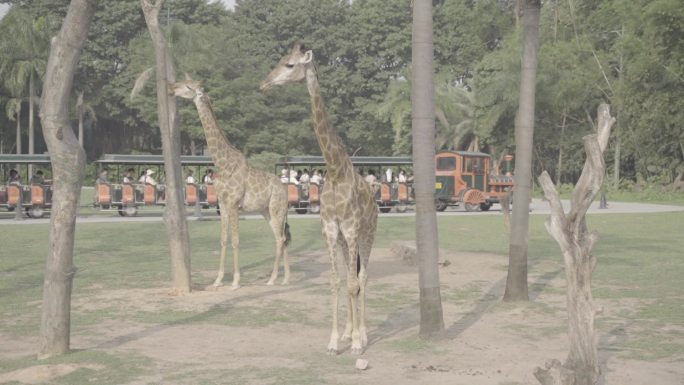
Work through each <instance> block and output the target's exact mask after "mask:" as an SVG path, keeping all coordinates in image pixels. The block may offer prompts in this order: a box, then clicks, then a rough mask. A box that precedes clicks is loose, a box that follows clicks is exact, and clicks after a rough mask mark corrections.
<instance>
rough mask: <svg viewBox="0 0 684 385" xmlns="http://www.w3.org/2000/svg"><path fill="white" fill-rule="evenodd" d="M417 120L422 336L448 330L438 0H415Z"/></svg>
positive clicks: (415, 145) (413, 96)
mask: <svg viewBox="0 0 684 385" xmlns="http://www.w3.org/2000/svg"><path fill="white" fill-rule="evenodd" d="M412 45H413V52H412V63H413V72H412V77H413V79H412V87H411V105H412V125H413V161H414V175H415V183H414V188H415V196H416V253H417V255H418V272H419V287H420V336H421V337H422V338H428V339H436V338H441V337H442V336H443V335H444V318H443V315H442V299H441V295H440V291H439V267H438V264H437V263H438V258H439V255H438V254H439V253H438V247H437V244H438V240H437V213H436V211H435V167H434V164H435V95H434V83H433V79H432V73H433V64H432V56H433V45H432V2H431V1H430V0H415V1H414V3H413V42H412Z"/></svg>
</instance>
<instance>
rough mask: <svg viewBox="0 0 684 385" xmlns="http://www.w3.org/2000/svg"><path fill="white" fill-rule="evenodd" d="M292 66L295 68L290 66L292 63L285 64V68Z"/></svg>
mask: <svg viewBox="0 0 684 385" xmlns="http://www.w3.org/2000/svg"><path fill="white" fill-rule="evenodd" d="M294 66H295V65H294V64H292V63H287V64H285V67H287V68H294Z"/></svg>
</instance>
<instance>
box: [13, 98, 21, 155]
mask: <svg viewBox="0 0 684 385" xmlns="http://www.w3.org/2000/svg"><path fill="white" fill-rule="evenodd" d="M14 111H15V113H16V117H17V154H21V100H19V101H18V102H17V106H16V107H15V110H14Z"/></svg>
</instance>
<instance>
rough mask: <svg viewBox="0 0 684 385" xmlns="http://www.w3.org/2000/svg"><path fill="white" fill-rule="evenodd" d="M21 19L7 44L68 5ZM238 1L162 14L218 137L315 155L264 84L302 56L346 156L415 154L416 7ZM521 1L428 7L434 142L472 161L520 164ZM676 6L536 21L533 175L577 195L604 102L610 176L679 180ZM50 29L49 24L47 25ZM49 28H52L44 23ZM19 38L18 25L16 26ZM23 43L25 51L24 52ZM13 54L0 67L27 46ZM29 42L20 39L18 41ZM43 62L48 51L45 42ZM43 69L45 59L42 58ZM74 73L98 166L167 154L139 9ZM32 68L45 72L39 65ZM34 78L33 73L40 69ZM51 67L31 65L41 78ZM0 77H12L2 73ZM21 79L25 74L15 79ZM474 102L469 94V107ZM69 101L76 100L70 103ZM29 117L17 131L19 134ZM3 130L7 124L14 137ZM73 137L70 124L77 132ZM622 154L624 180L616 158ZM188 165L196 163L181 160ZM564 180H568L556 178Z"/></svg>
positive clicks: (186, 3)
mask: <svg viewBox="0 0 684 385" xmlns="http://www.w3.org/2000/svg"><path fill="white" fill-rule="evenodd" d="M6 2H8V3H10V4H15V5H16V6H15V7H14V8H13V9H12V11H11V12H10V13H9V14H8V16H7V17H5V18H4V19H3V20H2V21H0V29H2V30H3V31H5V32H4V33H3V36H19V35H18V34H17V33H11V32H7V29H9V28H11V27H12V23H13V21H12V20H13V18H14V16H13V15H15V14H16V15H18V14H20V13H23V14H25V15H27V17H28V19H27V21H25V22H22V23H20V25H22V26H35V27H40V28H41V30H44V31H47V36H50V35H53V34H54V33H55V32H56V31H57V29H58V28H59V22H57V21H59V20H60V19H61V18H62V17H63V16H64V15H65V14H66V8H67V5H68V3H69V2H68V1H67V0H36V1H30V2H29V1H25V0H8V1H6ZM312 4H313V3H312V2H311V0H293V1H278V0H244V1H240V2H238V4H237V5H236V7H235V9H234V11H228V10H225V9H223V6H222V5H221V4H220V3H219V2H210V1H207V0H168V1H167V2H166V4H165V8H164V10H162V13H161V24H162V26H163V27H164V29H165V31H166V38H167V40H168V42H169V46H170V49H171V51H172V53H173V56H174V60H175V61H176V65H177V69H178V75H177V77H178V78H182V77H183V73H184V72H187V73H188V74H190V75H191V76H192V77H193V78H195V79H200V80H203V81H204V85H205V87H206V89H207V92H208V93H209V95H210V97H211V100H212V103H213V107H214V110H215V113H216V117H217V119H218V121H219V125H220V126H221V128H222V129H223V130H224V131H225V132H226V134H227V135H228V137H229V138H230V140H231V141H232V142H233V143H234V144H235V145H236V146H237V147H238V148H240V149H241V150H242V151H243V152H245V153H246V154H247V155H248V156H250V157H251V156H253V155H256V154H259V153H262V152H266V153H276V154H289V155H299V154H308V155H317V154H319V153H320V150H319V148H318V143H317V142H316V139H315V137H314V135H313V132H312V128H311V126H312V119H311V113H310V107H309V98H308V93H307V91H306V88H305V87H304V86H303V85H291V86H288V87H283V88H280V89H278V90H273V91H271V92H269V93H265V94H264V93H261V92H259V91H258V85H259V83H260V81H261V80H262V79H263V78H264V77H265V75H266V74H267V73H268V72H269V70H270V69H271V68H272V66H273V64H274V62H275V60H277V59H278V58H280V57H281V56H282V55H283V54H284V53H285V52H287V50H289V49H290V47H291V45H292V43H293V42H295V41H301V42H302V43H303V44H304V45H305V47H307V48H310V49H312V50H313V52H314V57H315V60H316V62H317V63H318V68H319V72H320V82H321V87H322V92H323V98H324V101H325V104H326V107H327V110H328V114H329V117H330V120H331V122H332V124H333V126H334V127H335V128H336V129H337V131H338V132H339V133H340V135H341V136H342V138H343V140H344V142H345V144H346V145H347V151H348V152H349V153H352V152H354V151H357V154H358V155H391V154H398V153H409V152H410V148H411V142H412V140H411V135H410V133H411V130H410V129H409V127H410V122H411V117H410V107H409V106H410V104H409V95H410V84H409V83H408V82H406V81H405V79H408V78H410V58H411V8H410V5H409V3H407V2H405V1H403V0H389V1H375V0H364V1H354V2H352V3H351V4H349V3H348V2H340V1H336V0H325V1H319V2H315V6H312ZM513 4H514V2H512V1H498V0H484V1H470V0H440V1H435V2H433V5H434V31H435V33H434V47H435V56H434V60H435V62H434V66H435V73H436V77H437V79H438V83H437V87H436V92H437V94H436V100H435V101H436V103H437V106H438V109H437V127H436V128H437V133H438V137H437V140H438V141H439V143H440V148H452V147H453V148H464V147H467V145H468V143H469V142H471V141H473V140H475V139H477V140H478V141H479V142H480V146H481V148H483V149H484V150H485V151H489V152H492V153H494V154H497V153H500V152H502V151H506V150H509V151H512V150H514V148H513V145H514V140H513V131H514V130H513V129H514V126H515V115H516V113H517V106H518V90H519V73H520V49H521V42H520V36H519V32H520V31H519V30H518V28H517V26H516V25H515V17H514V14H513ZM682 9H683V8H682V7H681V5H680V4H679V2H678V1H677V0H655V1H649V0H636V1H631V0H602V1H597V2H587V1H576V0H575V1H571V2H561V1H554V2H548V3H544V6H543V7H542V14H541V20H540V50H539V68H538V72H537V79H538V80H537V97H536V100H537V105H536V124H535V126H536V129H535V149H534V154H535V160H534V172H535V174H538V173H539V172H541V171H542V170H548V171H549V172H550V173H551V174H552V177H553V178H554V179H556V180H558V181H560V182H562V183H574V182H575V181H576V180H577V177H578V175H579V173H580V171H581V168H582V165H583V163H584V155H583V150H582V143H581V138H582V136H583V135H586V134H587V133H590V132H592V131H593V130H594V128H593V125H594V124H595V122H594V119H595V117H594V116H595V111H596V107H597V106H598V104H599V103H600V102H603V101H607V102H609V103H610V104H611V106H612V112H613V114H614V115H616V116H617V117H618V123H617V124H616V126H615V128H614V130H613V138H612V140H611V142H610V146H609V148H608V151H607V153H606V160H607V168H608V172H609V173H610V174H615V173H616V171H619V173H620V176H621V178H622V179H625V180H631V181H637V179H638V177H643V178H644V180H647V181H650V180H653V178H658V180H659V183H661V184H665V185H666V184H670V183H672V182H673V181H674V180H675V178H676V177H677V176H678V175H679V173H680V172H681V170H682V168H683V167H684V147H683V146H682V141H683V140H684V139H683V138H684V128H683V126H682V125H681V124H680V122H681V121H683V120H684V115H682V114H684V112H682V111H684V109H682V108H681V100H684V94H683V92H684V87H681V85H682V82H683V81H684V80H683V79H684V76H683V75H682V74H683V73H684V64H682V63H684V57H683V56H682V55H683V52H684V47H682V44H684V43H682V39H681V36H682V25H684V11H683V10H682ZM53 15H54V16H53ZM51 20H52V21H51ZM15 25H16V23H15ZM20 40H21V39H20ZM20 40H17V39H4V40H3V41H2V43H1V44H0V46H3V47H6V48H7V49H8V50H6V51H3V52H5V53H6V54H2V55H0V62H2V63H10V62H11V63H18V62H17V60H18V59H19V58H20V56H22V55H23V53H22V52H25V48H28V47H30V46H31V45H30V44H29V43H28V42H21V41H20ZM22 41H23V40H22ZM35 41H36V42H40V44H42V45H43V46H42V47H43V48H41V49H38V50H37V51H36V52H39V53H41V55H42V57H44V56H45V54H46V53H47V48H46V47H47V45H46V44H47V38H45V37H41V38H40V39H38V40H35ZM41 55H38V56H37V57H40V56H41ZM82 58H83V60H81V62H80V64H79V68H78V70H77V74H76V79H75V81H74V92H75V93H77V92H79V91H84V93H85V100H86V103H88V104H89V105H91V106H92V107H93V108H94V111H95V115H96V116H97V118H98V119H97V121H95V120H94V119H92V118H90V117H88V118H87V119H86V124H85V128H86V138H85V139H86V140H85V147H86V151H87V153H88V158H89V159H91V160H92V159H94V158H97V157H99V156H100V154H102V153H104V152H110V153H116V152H120V153H128V152H133V151H142V152H147V153H158V152H159V151H160V135H159V132H158V129H157V123H156V120H157V113H156V108H157V105H156V96H155V87H154V86H153V85H152V82H148V84H147V85H146V86H145V88H144V89H143V91H142V93H141V94H140V96H138V97H137V98H135V99H133V100H131V99H130V91H131V89H132V87H133V84H134V82H135V80H136V79H137V78H138V76H139V75H140V74H141V73H142V72H143V71H145V70H146V69H148V68H150V67H152V66H153V65H154V58H153V56H152V49H151V45H150V39H149V35H148V33H147V29H146V26H145V22H144V19H143V16H142V13H141V11H140V4H139V2H138V1H102V2H99V4H98V9H97V12H96V15H95V20H94V22H93V25H92V27H91V31H90V35H89V39H88V41H87V44H86V46H85V48H84V52H83V54H82ZM35 63H40V62H38V61H36V62H35ZM35 63H34V64H35ZM43 67H44V63H43V64H42V65H41V64H36V65H35V66H34V67H33V69H34V70H36V71H37V73H39V71H38V70H40V69H42V68H43ZM2 68H5V69H4V70H3V69H2ZM7 68H9V67H7V66H6V65H5V67H3V66H2V65H0V80H1V81H0V103H2V104H3V107H5V108H6V107H7V105H8V103H10V104H11V103H16V102H17V101H19V102H21V101H22V100H23V103H24V104H25V103H26V102H25V100H26V99H25V98H26V96H25V92H23V93H22V92H18V91H20V90H17V89H16V87H15V86H16V85H20V86H21V85H22V84H23V85H24V86H25V85H26V83H25V82H24V83H22V79H25V76H23V75H21V74H22V73H23V74H26V73H27V72H26V68H27V67H22V66H19V65H17V66H16V72H14V73H13V75H12V76H9V75H8V72H7V71H8V69H7ZM21 68H24V70H21ZM463 90H471V91H472V92H463ZM74 100H75V95H74ZM178 104H179V107H180V109H179V111H180V127H181V130H182V141H183V147H184V148H185V149H188V148H189V147H190V142H193V143H194V144H197V145H200V146H201V145H202V144H203V143H204V135H203V130H202V127H201V124H200V123H199V119H198V118H197V113H196V110H195V108H194V106H193V105H192V103H191V102H189V101H185V100H183V101H179V103H178ZM27 110H28V108H26V106H23V108H22V113H21V114H22V115H23V117H22V119H21V120H20V122H19V123H20V126H21V127H26V122H25V120H26V111H27ZM5 115H6V114H0V133H2V137H3V139H5V138H7V139H6V140H3V143H0V145H1V146H2V149H5V150H6V149H9V148H11V147H12V144H11V143H9V142H10V141H11V142H12V143H13V142H14V140H10V138H14V137H15V133H14V130H15V127H16V126H15V125H14V124H11V123H10V122H9V120H8V118H7V117H6V116H5ZM6 123H9V124H6ZM74 123H75V117H74ZM618 139H619V143H620V170H615V159H614V157H615V156H616V153H615V150H616V149H617V143H618ZM186 152H187V151H186ZM559 167H560V169H559Z"/></svg>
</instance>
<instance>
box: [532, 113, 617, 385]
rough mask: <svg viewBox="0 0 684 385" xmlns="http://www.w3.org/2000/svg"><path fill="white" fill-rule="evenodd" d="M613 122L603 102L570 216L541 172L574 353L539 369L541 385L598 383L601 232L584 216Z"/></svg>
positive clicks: (596, 185)
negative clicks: (594, 288) (595, 281)
mask: <svg viewBox="0 0 684 385" xmlns="http://www.w3.org/2000/svg"><path fill="white" fill-rule="evenodd" d="M613 123H615V119H614V118H613V117H611V116H610V110H609V106H608V105H606V104H602V105H601V106H599V109H598V134H593V135H587V136H585V137H584V149H585V151H586V152H587V159H586V162H585V163H584V168H583V170H582V174H581V176H580V179H579V181H578V182H577V185H576V186H575V189H574V190H573V193H572V204H571V208H570V212H569V213H568V214H567V215H566V213H565V212H564V211H563V206H562V205H561V202H560V197H559V196H558V192H557V191H556V189H555V187H554V185H553V182H552V181H551V178H550V177H549V174H548V173H546V172H544V173H542V175H540V176H539V183H540V184H541V185H542V188H543V189H544V195H545V197H546V199H548V201H549V204H550V205H551V217H550V218H549V219H547V220H546V229H547V231H548V232H549V234H551V236H552V237H553V238H554V239H555V240H556V242H558V244H559V245H560V248H561V251H562V253H563V261H564V263H565V277H566V280H567V288H568V292H567V302H568V306H567V308H568V337H569V339H570V353H569V354H568V357H567V359H566V361H565V363H564V364H563V365H560V362H558V361H557V360H552V361H549V362H548V363H547V364H546V369H541V368H537V369H536V370H535V376H536V377H537V379H538V380H539V382H540V383H541V384H542V385H552V384H562V385H594V384H596V382H597V381H598V377H599V374H600V368H599V363H598V351H597V346H596V335H595V333H594V316H595V314H596V309H595V307H594V303H593V297H592V294H591V278H592V273H593V272H594V268H595V267H596V258H595V257H594V256H593V255H592V254H591V251H592V249H593V247H594V244H595V243H596V241H597V240H598V235H597V234H596V233H595V232H589V231H588V229H587V224H586V220H585V215H586V212H587V210H588V209H589V206H590V205H591V202H592V201H593V200H594V198H595V197H596V195H597V194H598V193H599V191H600V189H601V184H602V183H603V178H604V175H605V163H604V159H603V152H604V151H605V149H606V146H607V145H608V138H609V137H610V129H611V127H612V125H613Z"/></svg>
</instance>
